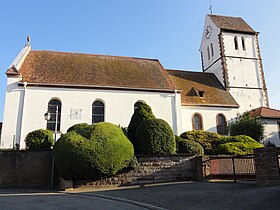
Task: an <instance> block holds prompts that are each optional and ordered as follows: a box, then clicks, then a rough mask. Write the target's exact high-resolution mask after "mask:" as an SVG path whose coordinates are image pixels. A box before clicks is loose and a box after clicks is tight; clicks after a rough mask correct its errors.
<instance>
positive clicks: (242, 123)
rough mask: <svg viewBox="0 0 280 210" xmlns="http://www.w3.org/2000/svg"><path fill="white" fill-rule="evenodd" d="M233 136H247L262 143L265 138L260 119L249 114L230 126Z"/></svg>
mask: <svg viewBox="0 0 280 210" xmlns="http://www.w3.org/2000/svg"><path fill="white" fill-rule="evenodd" d="M228 129H229V133H230V135H231V136H236V135H246V136H250V137H251V138H253V139H255V140H256V141H258V142H260V141H261V140H263V138H264V127H263V125H262V123H261V121H260V120H259V119H257V118H256V117H251V116H250V115H249V113H245V114H243V115H241V116H240V117H239V118H238V120H237V121H236V122H234V123H232V124H230V125H229V126H228Z"/></svg>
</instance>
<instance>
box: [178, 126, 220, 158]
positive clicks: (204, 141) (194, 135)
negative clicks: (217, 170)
mask: <svg viewBox="0 0 280 210" xmlns="http://www.w3.org/2000/svg"><path fill="white" fill-rule="evenodd" d="M180 137H181V138H183V139H186V140H191V141H196V142H198V143H199V144H200V145H201V146H202V147H203V149H204V152H205V154H208V155H210V154H212V152H213V146H215V142H217V140H220V139H221V137H222V136H221V135H219V134H217V133H212V132H207V131H201V130H197V131H187V132H185V133H182V134H181V135H180Z"/></svg>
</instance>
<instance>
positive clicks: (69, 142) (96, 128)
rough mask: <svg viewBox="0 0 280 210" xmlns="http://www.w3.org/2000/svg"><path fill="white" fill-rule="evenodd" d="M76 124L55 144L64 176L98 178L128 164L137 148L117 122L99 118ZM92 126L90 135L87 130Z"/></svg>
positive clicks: (58, 164) (56, 156) (59, 166)
mask: <svg viewBox="0 0 280 210" xmlns="http://www.w3.org/2000/svg"><path fill="white" fill-rule="evenodd" d="M82 127H84V129H85V130H86V132H84V129H81V126H80V125H79V126H78V125H77V126H76V127H74V128H73V127H72V129H70V132H67V133H66V134H65V135H63V136H62V137H61V138H60V139H59V140H58V141H57V142H56V144H55V145H54V158H55V161H56V165H57V169H58V173H59V175H60V176H61V177H62V178H64V179H98V178H102V177H109V176H113V175H115V174H116V173H117V172H118V171H120V170H122V169H123V168H125V167H127V166H128V164H129V162H130V161H131V159H132V157H133V155H134V151H133V146H132V144H131V142H130V141H129V140H128V139H127V137H126V136H125V135H124V133H123V131H122V129H121V128H119V127H118V126H116V125H114V124H112V123H107V122H100V123H95V124H93V125H88V126H86V125H85V124H83V125H82ZM89 130H90V135H88V134H89V133H88V131H89Z"/></svg>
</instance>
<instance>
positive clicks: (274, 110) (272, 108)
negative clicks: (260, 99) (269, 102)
mask: <svg viewBox="0 0 280 210" xmlns="http://www.w3.org/2000/svg"><path fill="white" fill-rule="evenodd" d="M260 108H265V109H270V110H274V111H277V112H280V110H278V109H274V108H270V107H265V106H261V107H260Z"/></svg>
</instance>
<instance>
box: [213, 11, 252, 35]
mask: <svg viewBox="0 0 280 210" xmlns="http://www.w3.org/2000/svg"><path fill="white" fill-rule="evenodd" d="M209 17H210V18H211V20H212V21H213V22H214V23H215V25H216V26H217V27H219V28H220V29H223V30H229V31H238V32H247V33H256V31H254V29H252V28H251V27H250V26H249V25H248V24H247V23H246V22H245V21H244V20H243V19H242V18H241V17H227V16H219V15H209Z"/></svg>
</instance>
